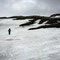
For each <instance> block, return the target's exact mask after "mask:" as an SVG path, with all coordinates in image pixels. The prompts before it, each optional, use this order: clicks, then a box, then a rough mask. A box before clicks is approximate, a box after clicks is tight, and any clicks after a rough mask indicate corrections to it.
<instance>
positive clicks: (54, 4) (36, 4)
mask: <svg viewBox="0 0 60 60" xmlns="http://www.w3.org/2000/svg"><path fill="white" fill-rule="evenodd" d="M54 13H60V0H0V16H12V15H45V16H48V15H51V14H54Z"/></svg>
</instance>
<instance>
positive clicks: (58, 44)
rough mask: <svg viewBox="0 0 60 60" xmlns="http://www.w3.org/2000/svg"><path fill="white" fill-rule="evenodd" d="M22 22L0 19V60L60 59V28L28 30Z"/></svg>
mask: <svg viewBox="0 0 60 60" xmlns="http://www.w3.org/2000/svg"><path fill="white" fill-rule="evenodd" d="M22 22H24V21H13V20H11V19H10V20H8V19H7V20H1V21H0V60H60V28H58V29H57V28H49V29H39V30H33V31H29V30H27V28H28V27H26V28H22V27H19V24H21V23H22ZM9 27H10V28H11V29H12V33H11V35H10V36H9V35H8V28H9Z"/></svg>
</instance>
